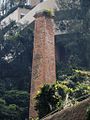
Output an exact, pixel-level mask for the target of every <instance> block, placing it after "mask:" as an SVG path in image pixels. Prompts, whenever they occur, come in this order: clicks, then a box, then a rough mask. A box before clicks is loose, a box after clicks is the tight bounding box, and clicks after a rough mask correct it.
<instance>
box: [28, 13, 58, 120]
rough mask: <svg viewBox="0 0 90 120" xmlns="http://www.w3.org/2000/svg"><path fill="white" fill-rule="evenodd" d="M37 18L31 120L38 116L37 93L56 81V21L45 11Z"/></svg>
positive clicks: (31, 92)
mask: <svg viewBox="0 0 90 120" xmlns="http://www.w3.org/2000/svg"><path fill="white" fill-rule="evenodd" d="M35 18H36V20H35V33H34V50H33V64H32V79H31V88H30V109H29V118H30V117H34V118H35V117H36V116H37V112H36V111H35V108H34V106H35V100H34V97H35V96H36V94H37V92H38V91H39V90H40V88H41V87H42V86H43V85H44V84H53V83H55V81H56V65H55V40H54V35H55V31H54V21H53V18H52V16H51V15H50V14H49V13H48V12H45V11H44V12H39V13H37V14H36V15H35Z"/></svg>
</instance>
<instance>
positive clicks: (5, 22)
mask: <svg viewBox="0 0 90 120" xmlns="http://www.w3.org/2000/svg"><path fill="white" fill-rule="evenodd" d="M29 11H30V10H29V9H25V8H17V9H16V10H15V11H14V12H13V13H11V14H10V15H8V16H7V17H6V18H5V19H3V20H2V21H1V26H3V27H4V26H7V25H8V24H9V23H10V21H11V20H13V21H16V22H18V21H19V20H20V19H21V18H20V17H21V14H23V15H26V14H27V13H28V12H29Z"/></svg>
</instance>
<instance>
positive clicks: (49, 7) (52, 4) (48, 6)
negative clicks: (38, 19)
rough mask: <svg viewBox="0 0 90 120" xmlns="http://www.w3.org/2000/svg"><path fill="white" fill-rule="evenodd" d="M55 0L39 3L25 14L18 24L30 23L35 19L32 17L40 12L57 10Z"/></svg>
mask: <svg viewBox="0 0 90 120" xmlns="http://www.w3.org/2000/svg"><path fill="white" fill-rule="evenodd" d="M55 1H56V0H47V1H44V2H41V3H39V4H38V5H37V6H36V7H34V8H33V9H32V10H31V11H30V12H29V13H28V14H26V16H25V17H23V18H22V19H20V20H19V21H18V22H19V23H22V24H25V23H28V24H30V23H32V22H33V21H34V20H35V18H34V15H35V14H36V13H37V12H38V11H41V10H45V9H46V10H53V9H58V7H57V4H56V2H55Z"/></svg>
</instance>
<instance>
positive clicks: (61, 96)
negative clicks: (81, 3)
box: [35, 70, 90, 118]
mask: <svg viewBox="0 0 90 120" xmlns="http://www.w3.org/2000/svg"><path fill="white" fill-rule="evenodd" d="M72 73H73V74H72V75H68V76H67V75H66V76H63V78H62V80H61V81H60V80H59V81H58V82H57V83H55V84H54V85H44V86H43V87H42V88H41V91H39V92H38V94H37V96H36V106H35V107H36V110H37V111H38V114H39V117H40V118H42V117H44V116H45V115H47V114H49V113H50V112H52V111H54V110H56V109H58V108H59V109H62V108H65V107H67V106H73V105H74V104H76V103H77V102H79V101H82V100H84V99H86V98H87V97H88V96H89V95H90V72H89V73H88V72H85V71H80V70H73V72H72ZM85 95H87V96H85ZM83 96H85V97H83ZM80 97H81V98H80Z"/></svg>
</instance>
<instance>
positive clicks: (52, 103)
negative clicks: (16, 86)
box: [35, 85, 62, 118]
mask: <svg viewBox="0 0 90 120" xmlns="http://www.w3.org/2000/svg"><path fill="white" fill-rule="evenodd" d="M60 98H61V97H60V96H59V94H58V93H57V90H55V86H53V87H52V86H49V85H45V86H44V87H42V88H41V91H40V93H39V94H38V95H37V96H36V98H35V99H36V100H37V102H36V106H35V107H36V110H37V111H38V114H39V117H40V118H42V117H44V116H45V115H47V114H48V113H50V112H51V111H53V110H55V109H57V108H58V107H60V105H61V103H62V101H61V99H60Z"/></svg>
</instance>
